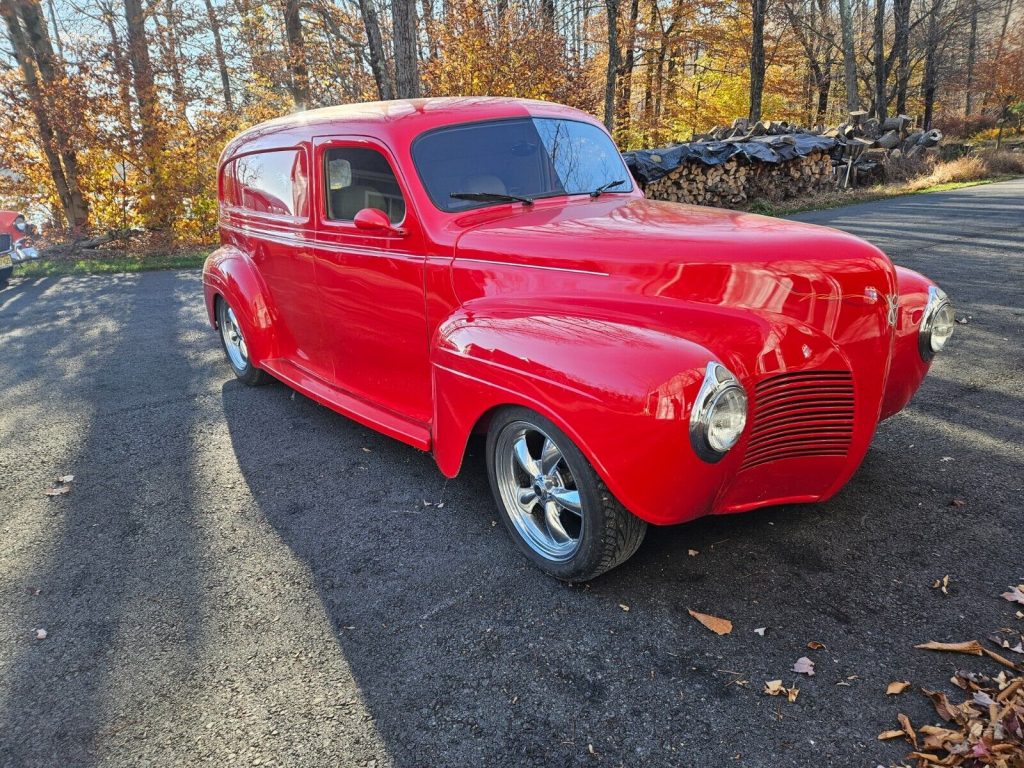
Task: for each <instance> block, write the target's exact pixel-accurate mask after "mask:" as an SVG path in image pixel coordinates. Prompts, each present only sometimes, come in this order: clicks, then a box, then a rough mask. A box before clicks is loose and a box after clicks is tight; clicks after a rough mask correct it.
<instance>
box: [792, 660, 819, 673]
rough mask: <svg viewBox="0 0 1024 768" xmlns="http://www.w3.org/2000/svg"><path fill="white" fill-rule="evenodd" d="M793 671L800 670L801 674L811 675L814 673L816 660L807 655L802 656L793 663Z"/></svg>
mask: <svg viewBox="0 0 1024 768" xmlns="http://www.w3.org/2000/svg"><path fill="white" fill-rule="evenodd" d="M793 671H794V672H798V673H800V674H801V675H807V676H811V675H813V674H814V662H813V661H811V660H810V659H808V658H807V657H806V656H801V657H800V658H799V659H797V660H796V663H795V664H794V665H793Z"/></svg>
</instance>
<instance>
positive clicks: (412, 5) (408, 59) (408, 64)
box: [391, 0, 420, 99]
mask: <svg viewBox="0 0 1024 768" xmlns="http://www.w3.org/2000/svg"><path fill="white" fill-rule="evenodd" d="M391 13H392V29H393V35H394V38H395V86H396V88H395V90H396V91H397V94H396V95H397V96H398V98H400V99H415V98H417V97H418V96H419V95H420V69H419V56H418V53H417V48H418V45H417V36H416V2H415V0H392V2H391Z"/></svg>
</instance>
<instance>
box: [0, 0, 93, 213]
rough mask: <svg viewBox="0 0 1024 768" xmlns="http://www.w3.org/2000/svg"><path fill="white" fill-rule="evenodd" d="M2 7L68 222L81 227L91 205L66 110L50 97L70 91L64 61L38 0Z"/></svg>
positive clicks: (7, 2) (6, 1)
mask: <svg viewBox="0 0 1024 768" xmlns="http://www.w3.org/2000/svg"><path fill="white" fill-rule="evenodd" d="M2 11H3V17H4V20H5V21H6V22H7V27H8V32H9V37H10V41H11V45H13V46H14V49H15V50H14V53H15V60H16V61H17V62H18V65H19V67H20V68H21V72H22V76H23V78H24V80H25V87H26V90H27V91H28V92H29V97H30V100H31V102H32V109H33V113H34V114H35V117H36V124H37V125H38V127H39V136H40V139H41V144H42V147H43V153H44V154H45V155H46V159H47V166H48V167H49V169H50V175H51V177H52V178H53V182H54V187H55V188H56V189H57V194H58V197H59V198H60V200H61V208H63V209H64V216H65V218H66V219H67V223H68V227H69V228H71V229H80V228H83V227H85V226H87V225H88V222H89V205H88V203H87V202H86V200H85V197H84V196H83V195H82V191H81V188H80V187H79V184H78V153H77V150H76V147H75V140H74V138H73V137H72V136H71V134H70V133H69V131H68V122H67V115H66V114H65V113H66V111H67V110H66V109H63V110H62V109H60V108H59V105H58V104H57V103H56V102H55V101H54V98H55V97H56V96H57V95H62V94H63V95H64V96H65V97H70V96H71V95H72V92H71V90H70V88H69V84H68V83H67V75H66V72H65V71H64V61H63V59H58V58H57V56H56V55H55V54H54V51H53V45H52V43H51V42H50V36H49V33H48V32H47V28H46V20H45V18H44V17H43V11H42V7H41V6H40V5H39V0H22V1H21V2H17V3H15V2H12V0H3V3H2ZM37 73H38V74H37Z"/></svg>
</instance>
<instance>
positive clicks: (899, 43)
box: [892, 0, 910, 115]
mask: <svg viewBox="0 0 1024 768" xmlns="http://www.w3.org/2000/svg"><path fill="white" fill-rule="evenodd" d="M892 6H893V7H892V14H893V21H894V22H895V26H896V33H895V37H894V40H893V55H894V56H895V57H896V114H897V115H905V114H906V113H907V87H908V84H909V83H910V0H893V3H892Z"/></svg>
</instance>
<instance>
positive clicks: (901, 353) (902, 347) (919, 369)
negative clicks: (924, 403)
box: [880, 267, 935, 419]
mask: <svg viewBox="0 0 1024 768" xmlns="http://www.w3.org/2000/svg"><path fill="white" fill-rule="evenodd" d="M896 284H897V288H898V291H899V307H898V310H897V316H896V333H895V339H894V342H893V349H892V365H891V366H890V368H889V377H888V379H886V383H885V393H884V395H883V397H882V409H881V414H880V418H881V419H887V418H889V417H890V416H892V415H893V414H895V413H898V412H899V411H901V410H903V408H904V407H906V405H907V403H909V402H910V398H912V397H913V396H914V393H915V392H917V389H918V387H920V386H921V382H922V381H923V380H924V377H925V375H926V374H927V373H928V369H929V368H930V367H931V364H930V363H929V362H926V361H925V360H924V359H923V358H922V357H921V353H920V351H919V350H918V347H917V343H918V342H917V337H918V332H919V331H920V329H921V318H922V316H923V315H924V309H925V306H926V305H927V303H928V288H929V287H930V286H933V285H935V283H933V282H932V281H931V280H929V279H928V278H927V277H925V276H924V275H922V274H919V273H917V272H914V271H913V270H910V269H906V268H905V267H896Z"/></svg>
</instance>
